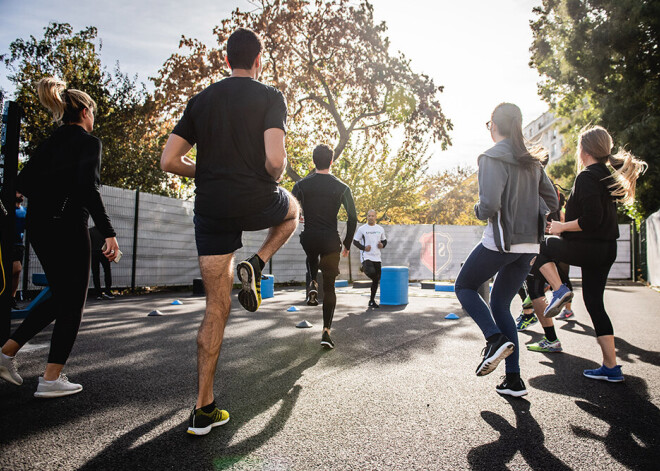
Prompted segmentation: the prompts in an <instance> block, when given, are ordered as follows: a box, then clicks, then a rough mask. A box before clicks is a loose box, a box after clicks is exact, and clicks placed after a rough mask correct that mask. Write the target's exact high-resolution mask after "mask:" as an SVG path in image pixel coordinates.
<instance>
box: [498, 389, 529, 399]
mask: <svg viewBox="0 0 660 471" xmlns="http://www.w3.org/2000/svg"><path fill="white" fill-rule="evenodd" d="M495 391H497V394H500V395H502V396H513V397H521V396H526V395H527V389H523V390H522V391H514V390H513V389H497V388H495Z"/></svg>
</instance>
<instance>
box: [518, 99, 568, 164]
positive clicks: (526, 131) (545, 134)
mask: <svg viewBox="0 0 660 471" xmlns="http://www.w3.org/2000/svg"><path fill="white" fill-rule="evenodd" d="M560 124H561V121H560V120H559V119H558V118H556V117H555V115H554V114H553V113H552V112H550V111H546V112H545V113H543V114H542V115H541V116H539V117H538V118H536V119H535V120H534V121H532V122H531V123H529V124H528V125H527V126H525V127H524V128H523V135H524V136H525V139H527V140H528V141H530V142H532V143H534V144H540V145H542V146H543V147H544V148H545V149H546V150H547V151H548V155H549V156H550V162H549V163H551V164H552V163H554V162H556V161H558V160H559V159H560V158H561V155H562V148H563V146H564V139H563V138H562V136H561V134H560V132H559V127H560Z"/></svg>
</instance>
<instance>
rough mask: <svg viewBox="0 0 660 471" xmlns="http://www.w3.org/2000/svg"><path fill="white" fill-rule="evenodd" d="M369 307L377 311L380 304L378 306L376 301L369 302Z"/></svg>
mask: <svg viewBox="0 0 660 471" xmlns="http://www.w3.org/2000/svg"><path fill="white" fill-rule="evenodd" d="M369 307H371V308H374V309H378V308H379V307H380V304H378V303H377V302H376V301H369Z"/></svg>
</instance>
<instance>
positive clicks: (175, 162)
mask: <svg viewBox="0 0 660 471" xmlns="http://www.w3.org/2000/svg"><path fill="white" fill-rule="evenodd" d="M190 149H192V145H190V143H189V142H188V141H186V140H185V139H184V138H182V137H181V136H178V135H176V134H170V137H169V138H168V139H167V143H166V144H165V149H163V155H161V157H160V168H162V169H163V170H164V171H166V172H169V173H174V174H176V175H181V176H182V177H189V178H195V162H193V161H192V160H191V159H190V157H186V154H187V153H188V151H189V150H190Z"/></svg>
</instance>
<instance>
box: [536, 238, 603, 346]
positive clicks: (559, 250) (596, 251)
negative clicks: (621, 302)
mask: <svg viewBox="0 0 660 471" xmlns="http://www.w3.org/2000/svg"><path fill="white" fill-rule="evenodd" d="M615 260H616V240H575V239H573V240H571V239H562V238H559V237H550V238H548V239H547V240H546V241H545V242H544V243H543V244H541V253H540V254H539V256H538V258H537V260H536V264H538V266H539V267H541V266H543V265H544V264H546V263H547V262H552V261H555V262H563V263H567V264H569V265H574V266H578V267H581V268H582V298H583V299H584V305H585V307H586V308H587V312H588V313H589V315H590V316H591V321H592V322H593V324H594V330H595V331H596V336H597V337H600V336H602V335H614V329H613V328H612V322H611V321H610V318H609V316H608V315H607V312H606V311H605V303H604V301H603V294H604V293H605V285H606V283H607V275H608V274H609V273H610V268H612V265H613V264H614V261H615Z"/></svg>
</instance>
